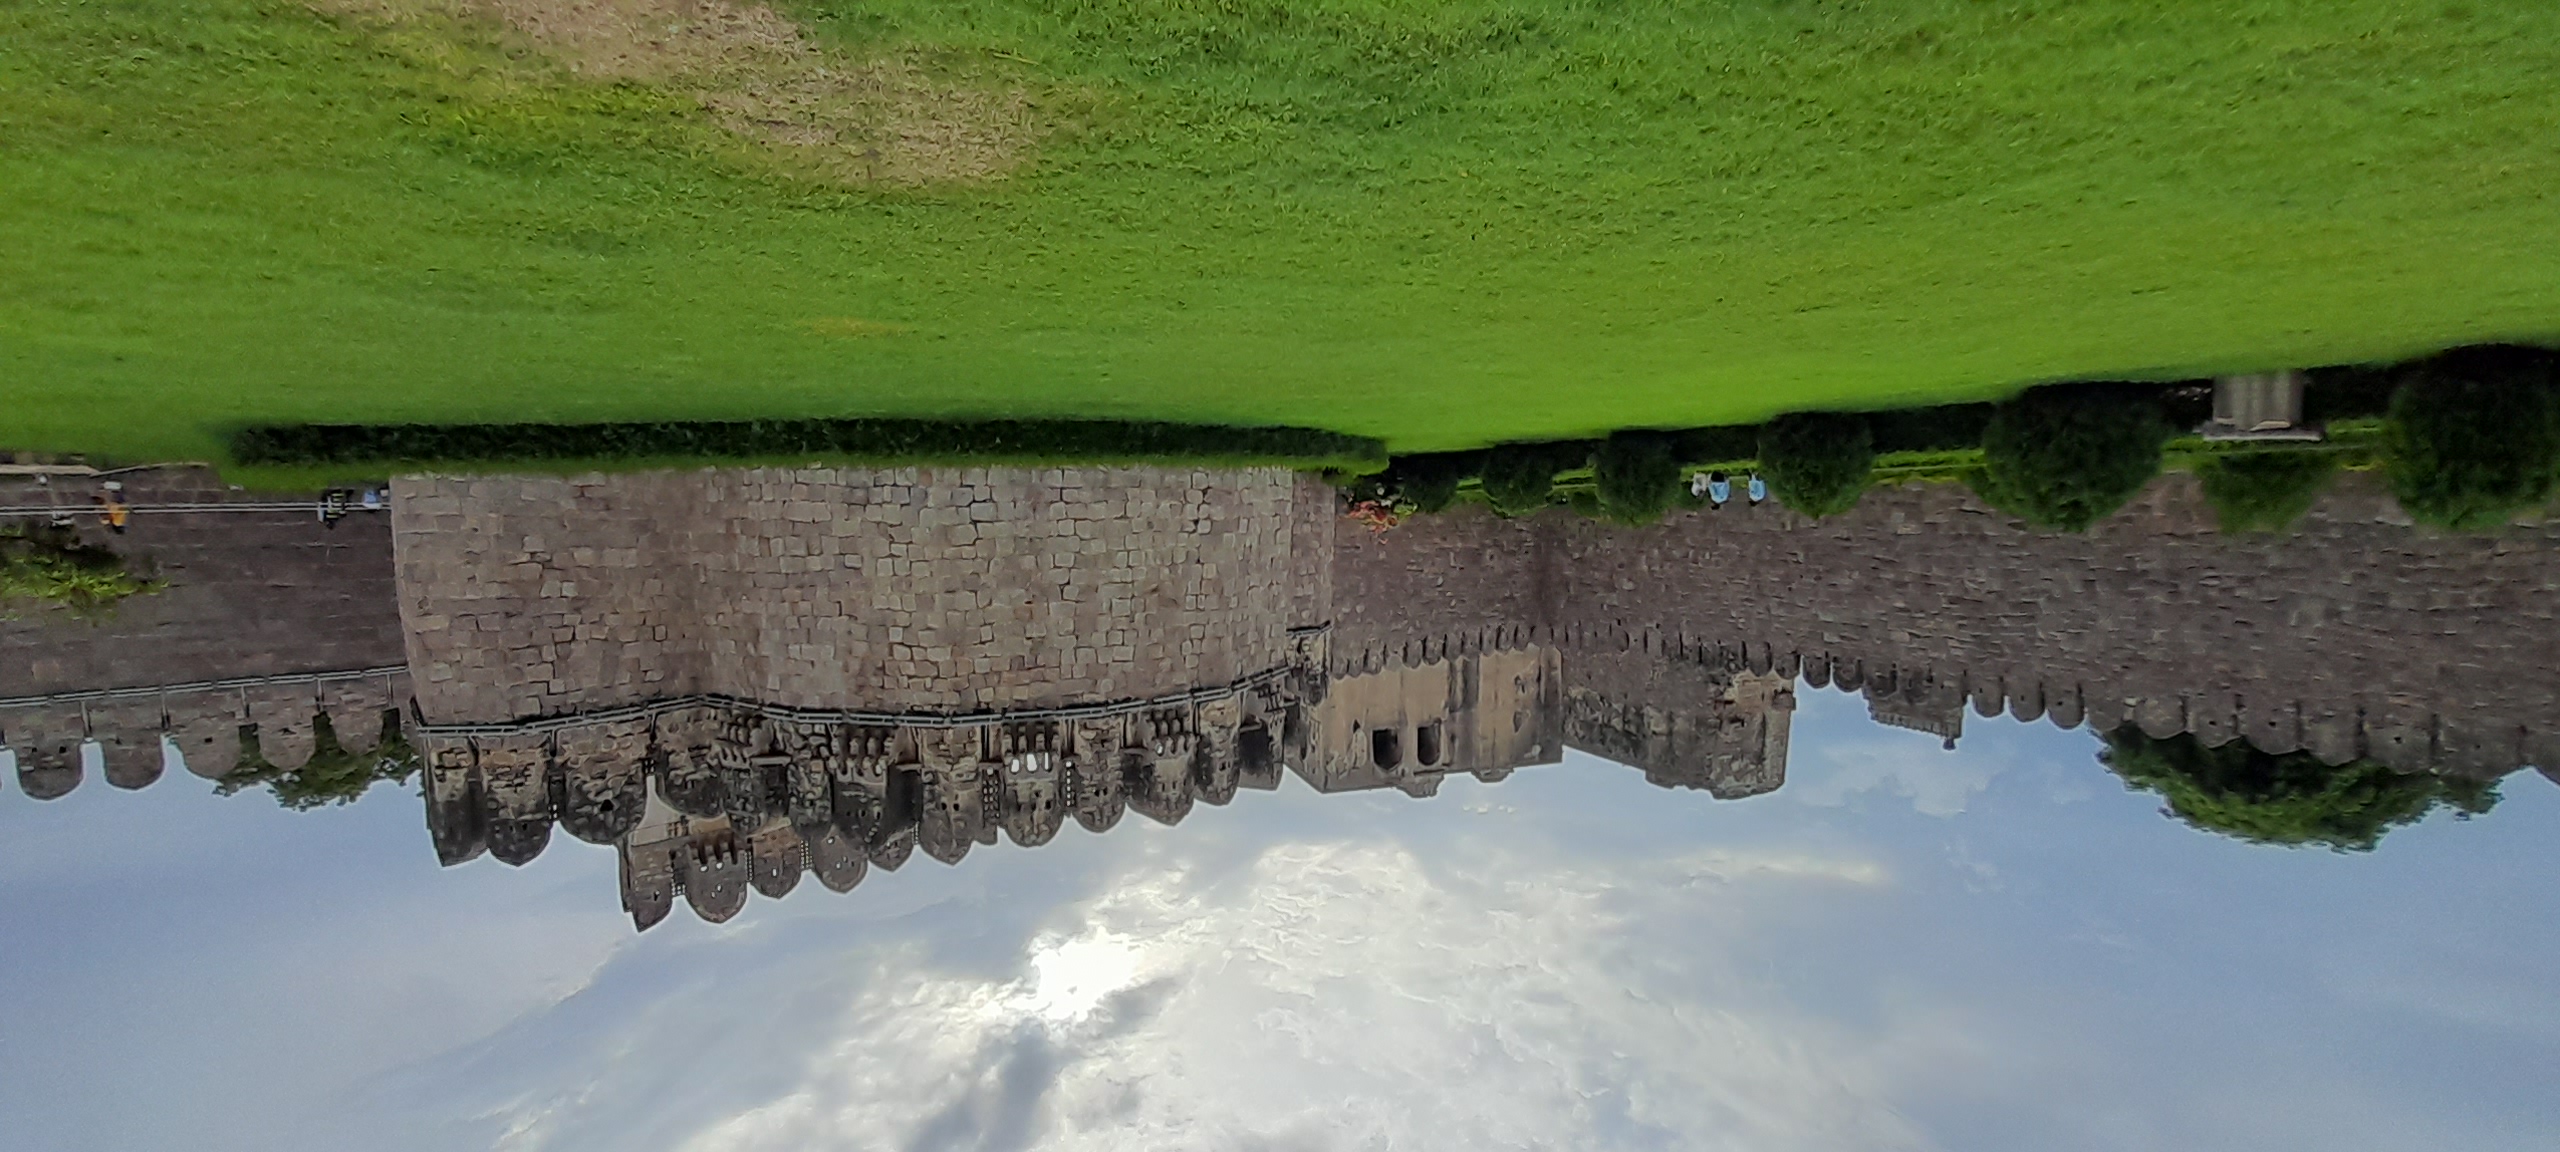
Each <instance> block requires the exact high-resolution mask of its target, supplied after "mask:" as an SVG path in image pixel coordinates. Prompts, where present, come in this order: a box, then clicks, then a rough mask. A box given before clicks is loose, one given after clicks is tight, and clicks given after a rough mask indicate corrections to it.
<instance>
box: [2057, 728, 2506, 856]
mask: <svg viewBox="0 0 2560 1152" xmlns="http://www.w3.org/2000/svg"><path fill="white" fill-rule="evenodd" d="M2098 761H2099V763H2101V764H2104V765H2106V766H2107V768H2108V769H2109V770H2110V771H2112V772H2114V773H2115V774H2116V775H2117V776H2119V777H2121V778H2123V780H2124V782H2125V786H2126V787H2128V788H2133V789H2138V790H2141V791H2146V792H2153V793H2157V794H2159V796H2160V797H2161V798H2162V799H2164V800H2166V801H2167V802H2168V808H2167V811H2168V813H2169V814H2170V815H2173V816H2176V817H2177V818H2178V819H2180V820H2183V821H2186V822H2187V824H2189V825H2190V826H2193V827H2196V828H2200V829H2203V830H2205V831H2207V832H2215V833H2220V834H2222V835H2225V836H2230V837H2233V838H2235V839H2240V840H2247V841H2251V842H2253V843H2259V844H2284V845H2312V844H2317V845H2321V846H2324V847H2327V848H2329V849H2330V850H2332V851H2337V852H2370V851H2372V850H2373V848H2374V846H2375V845H2377V844H2380V843H2381V842H2382V837H2383V834H2384V833H2386V832H2389V831H2390V830H2392V829H2394V828H2398V827H2401V826H2402V825H2406V824H2415V823H2417V822H2418V821H2419V820H2422V819H2424V818H2426V816H2427V814H2428V813H2430V812H2433V811H2435V810H2436V809H2437V808H2440V807H2444V808H2451V809H2453V810H2454V812H2455V815H2456V818H2457V819H2461V818H2467V817H2470V816H2475V815H2478V814H2480V813H2483V812H2487V811H2488V810H2489V809H2490V808H2492V807H2494V806H2496V804H2497V803H2498V788H2497V785H2495V784H2484V783H2479V782H2476V781H2470V780H2461V779H2453V778H2448V777H2443V776H2435V775H2430V774H2427V773H2415V774H2410V773H2401V772H2395V771H2392V770H2391V769H2389V768H2387V767H2384V766H2383V765H2380V764H2376V763H2374V762H2373V761H2370V760H2356V761H2351V762H2349V763H2346V764H2336V765H2331V764H2323V763H2321V762H2320V760H2319V758H2318V757H2315V756H2313V755H2311V754H2310V753H2307V752H2288V753H2284V754H2282V755H2278V754H2275V753H2270V752H2261V751H2259V750H2258V749H2256V748H2253V747H2250V745H2249V743H2248V741H2245V740H2234V741H2231V742H2230V743H2228V744H2225V745H2223V746H2221V747H2219V748H2207V747H2205V746H2204V745H2203V744H2201V743H2199V742H2198V741H2197V740H2196V738H2195V737H2194V736H2193V735H2189V734H2185V733H2181V734H2179V735H2176V736H2172V737H2169V738H2167V739H2153V738H2152V737H2150V736H2147V735H2145V734H2144V733H2143V731H2142V730H2141V729H2140V728H2137V727H2135V726H2133V725H2131V724H2126V725H2124V726H2122V727H2120V728H2117V729H2116V730H2115V731H2113V732H2110V733H2108V734H2107V736H2106V747H2105V748H2104V749H2102V750H2100V751H2099V753H2098Z"/></svg>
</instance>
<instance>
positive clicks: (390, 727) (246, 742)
mask: <svg viewBox="0 0 2560 1152" xmlns="http://www.w3.org/2000/svg"><path fill="white" fill-rule="evenodd" d="M418 765H419V760H418V753H417V750H416V748H414V747H413V746H412V745H410V743H409V739H408V736H407V735H406V734H405V733H403V732H402V731H401V728H400V713H399V711H398V710H397V709H392V710H388V711H385V712H384V713H383V714H382V740H381V742H380V743H378V744H376V745H375V746H374V747H373V749H372V750H371V751H356V750H353V749H350V748H348V747H347V746H346V745H344V744H342V743H340V742H339V740H338V729H337V725H336V724H335V723H333V722H332V721H331V720H330V719H329V714H328V713H326V712H322V713H318V714H316V715H314V716H313V717H312V718H311V758H310V759H308V760H305V761H303V762H302V763H301V764H298V765H295V766H293V767H290V768H287V767H283V766H281V765H277V764H273V763H269V762H268V760H267V758H266V756H265V755H264V754H263V753H262V752H261V751H260V750H259V747H258V741H257V738H256V736H255V735H254V734H250V733H248V732H246V731H245V730H244V732H243V735H242V739H241V749H240V761H239V764H238V766H237V767H235V768H233V769H232V771H231V774H230V775H227V776H224V777H223V778H222V779H221V780H220V781H218V782H216V783H215V784H214V788H213V790H214V793H215V794H216V795H219V796H230V795H235V794H237V793H239V792H240V791H241V790H243V789H246V788H252V787H257V786H261V785H263V786H265V787H266V789H267V790H268V791H269V792H272V793H273V794H274V795H275V798H276V803H278V804H281V805H283V806H284V807H286V808H290V809H293V810H294V811H297V812H308V811H310V810H312V809H314V808H324V807H327V806H329V805H332V804H352V803H354V802H355V801H356V799H357V798H359V797H361V796H363V795H364V794H365V792H366V791H367V790H368V789H370V788H372V787H373V786H374V785H375V784H378V783H381V782H383V781H386V780H387V781H393V782H399V781H405V780H407V779H408V778H409V777H410V776H412V775H414V774H416V772H417V771H418Z"/></svg>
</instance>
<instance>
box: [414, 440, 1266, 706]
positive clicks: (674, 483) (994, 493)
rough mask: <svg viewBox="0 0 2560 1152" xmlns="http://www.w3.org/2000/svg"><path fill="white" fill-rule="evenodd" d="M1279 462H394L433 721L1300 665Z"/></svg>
mask: <svg viewBox="0 0 2560 1152" xmlns="http://www.w3.org/2000/svg"><path fill="white" fill-rule="evenodd" d="M1297 483H1298V481H1297V480H1296V478H1295V477H1293V476H1292V475H1291V474H1290V473H1288V472H1285V471H1280V470H1258V471H1246V472H1209V471H1190V470H1160V469H1020V468H996V469H984V468H968V469H921V470H920V469H905V470H887V471H871V470H858V469H808V470H774V469H764V470H732V471H704V472H687V473H660V474H652V475H645V476H612V477H586V478H578V479H563V478H551V477H485V478H472V479H457V478H442V477H414V478H407V479H403V480H401V481H398V482H397V483H396V484H395V495H396V497H397V499H396V502H395V507H396V508H397V513H396V516H395V531H396V533H397V540H398V555H399V568H400V576H401V588H402V600H401V611H402V613H403V616H404V618H405V619H406V621H407V623H408V625H409V655H410V660H411V664H412V667H413V669H414V670H415V672H416V674H417V676H418V680H419V693H420V695H419V700H420V704H421V707H422V708H423V709H424V710H425V712H426V715H427V717H428V718H429V720H430V721H433V722H439V723H448V722H457V721H463V720H471V721H493V720H510V719H519V718H525V717H532V716H544V715H559V714H565V713H574V712H580V711H587V710H592V709H596V708H601V707H609V706H613V705H618V704H628V703H635V702H638V701H642V700H647V699H653V698H663V697H666V696H674V695H684V694H690V693H697V692H710V693H720V694H726V695H733V696H741V697H749V698H753V699H756V700H759V701H761V702H764V703H768V704H777V705H785V706H797V707H811V708H861V709H865V710H878V711H939V712H964V711H978V710H987V709H999V708H1013V707H1037V706H1043V705H1053V704H1062V703H1078V702H1088V701H1101V700H1110V699H1126V698H1144V697H1150V696H1157V695H1165V694H1170V693H1174V692H1179V691H1184V690H1187V689H1191V688H1194V687H1203V686H1209V685H1223V684H1226V683H1230V682H1232V681H1234V680H1237V679H1240V678H1242V677H1245V676H1247V675H1251V674H1253V673H1257V672H1261V671H1264V670H1266V669H1269V668H1273V667H1277V666H1279V665H1282V664H1284V663H1286V662H1287V638H1286V633H1287V629H1288V627H1289V626H1290V624H1291V623H1292V616H1293V613H1294V612H1296V611H1299V610H1301V609H1300V608H1298V607H1297V606H1296V605H1294V604H1293V584H1292V582H1291V574H1292V558H1291V548H1292V541H1293V537H1294V536H1296V535H1298V534H1297V533H1293V531H1292V528H1293V525H1294V523H1295V516H1294V504H1293V501H1294V495H1295V491H1296V486H1297Z"/></svg>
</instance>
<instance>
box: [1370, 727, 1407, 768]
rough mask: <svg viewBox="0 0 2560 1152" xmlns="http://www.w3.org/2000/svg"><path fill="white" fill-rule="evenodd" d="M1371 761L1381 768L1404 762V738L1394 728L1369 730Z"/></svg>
mask: <svg viewBox="0 0 2560 1152" xmlns="http://www.w3.org/2000/svg"><path fill="white" fill-rule="evenodd" d="M1369 762H1370V763H1372V764H1375V765H1377V766H1378V767H1380V768H1393V767H1395V766H1397V765H1399V764H1402V763H1404V739H1403V737H1402V736H1401V735H1400V734H1399V733H1398V732H1397V731H1396V730H1395V729H1393V728H1372V729H1370V730H1369Z"/></svg>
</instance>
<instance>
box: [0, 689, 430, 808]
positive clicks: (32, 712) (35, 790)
mask: <svg viewBox="0 0 2560 1152" xmlns="http://www.w3.org/2000/svg"><path fill="white" fill-rule="evenodd" d="M408 700H409V678H408V673H407V672H405V671H402V670H399V669H368V670H360V671H353V672H346V673H324V674H318V675H295V676H284V677H271V678H263V679H257V680H242V681H232V682H214V683H200V684H180V685H171V686H167V687H160V688H141V689H117V690H103V691H95V692H88V693H76V694H67V695H65V696H61V697H53V698H39V699H34V700H28V699H24V698H21V699H17V700H7V701H0V747H6V748H7V749H8V751H9V754H10V756H11V757H12V758H13V759H14V760H15V761H16V762H17V776H18V781H19V786H20V788H21V790H23V791H24V792H26V793H27V794H28V795H29V796H33V797H36V798H38V799H45V800H51V799H56V798H59V797H61V796H64V795H67V794H69V793H70V792H71V790H72V789H74V788H76V787H78V786H79V785H80V784H81V783H82V782H83V781H84V780H86V779H87V778H88V777H89V776H91V775H98V776H103V777H104V778H105V779H106V781H107V783H109V784H110V785H113V786H115V787H118V788H127V789H131V788H142V787H145V786H148V785H150V784H152V783H153V782H155V781H157V780H159V779H161V778H162V777H163V776H166V775H168V774H170V773H172V772H187V773H192V774H194V775H196V776H199V777H202V778H204V779H207V780H220V779H223V778H224V777H227V776H231V775H233V774H235V773H239V772H243V771H259V770H284V771H290V770H293V769H297V768H300V767H301V766H303V765H304V764H306V763H308V762H309V761H310V760H311V758H312V756H313V755H314V754H315V752H317V751H318V743H317V736H318V729H319V726H320V725H321V724H322V723H323V722H325V723H326V724H327V725H328V727H329V729H330V733H331V738H332V739H333V741H334V742H335V745H336V747H337V748H338V749H340V750H342V751H364V750H369V749H373V748H375V747H377V746H378V745H379V744H380V743H381V742H382V738H383V733H384V724H385V720H386V717H387V716H388V717H394V718H396V716H397V714H398V711H399V710H400V709H401V708H403V707H405V706H406V705H407V703H408ZM323 718H325V721H324V720H323Z"/></svg>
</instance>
